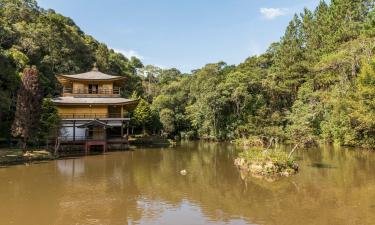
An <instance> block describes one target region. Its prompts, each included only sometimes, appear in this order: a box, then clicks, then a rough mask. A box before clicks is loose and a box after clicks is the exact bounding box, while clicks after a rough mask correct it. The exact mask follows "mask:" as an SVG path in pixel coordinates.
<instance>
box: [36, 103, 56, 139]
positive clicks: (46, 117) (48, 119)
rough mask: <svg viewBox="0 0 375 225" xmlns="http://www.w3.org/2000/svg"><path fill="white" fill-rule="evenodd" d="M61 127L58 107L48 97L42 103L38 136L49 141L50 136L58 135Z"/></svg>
mask: <svg viewBox="0 0 375 225" xmlns="http://www.w3.org/2000/svg"><path fill="white" fill-rule="evenodd" d="M59 128H60V117H59V114H58V111H57V107H56V106H55V105H54V104H53V102H52V101H51V99H50V98H46V99H44V101H43V104H42V112H41V116H40V127H39V131H38V138H39V140H42V141H46V142H47V141H48V139H49V138H55V137H57V136H58V134H59V133H58V132H59Z"/></svg>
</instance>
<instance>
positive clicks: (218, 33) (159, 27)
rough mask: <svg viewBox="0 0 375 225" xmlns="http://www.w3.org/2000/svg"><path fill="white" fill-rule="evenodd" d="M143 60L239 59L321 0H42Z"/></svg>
mask: <svg viewBox="0 0 375 225" xmlns="http://www.w3.org/2000/svg"><path fill="white" fill-rule="evenodd" d="M38 3H39V5H40V6H41V7H43V8H46V9H47V8H52V9H54V10H56V11H57V12H58V13H61V14H63V15H65V16H68V17H70V18H72V19H73V20H74V21H75V22H76V24H77V25H78V26H80V27H81V29H82V30H83V31H84V32H85V33H87V34H89V35H92V36H93V37H94V38H96V39H97V40H99V41H101V42H103V43H105V44H107V45H108V47H110V48H113V49H115V50H116V51H118V52H122V53H123V54H125V55H126V56H132V55H135V56H137V57H139V58H141V59H142V61H143V62H144V64H153V65H156V66H160V67H163V68H170V67H175V68H178V69H180V70H181V71H184V72H189V71H190V70H192V69H197V68H200V67H202V66H204V65H205V64H207V63H211V62H218V61H225V62H227V63H228V64H238V63H241V62H242V61H244V60H245V59H246V58H247V57H249V56H251V55H254V54H260V53H262V52H264V51H265V50H266V49H267V47H268V46H269V44H270V43H272V42H274V41H278V40H279V39H280V37H281V36H282V35H283V33H284V31H285V28H286V26H287V25H288V23H289V21H290V19H291V18H292V17H293V14H294V13H299V12H301V11H302V10H303V8H304V7H307V8H309V9H314V8H315V6H316V5H317V4H318V3H319V0H106V1H103V0H38Z"/></svg>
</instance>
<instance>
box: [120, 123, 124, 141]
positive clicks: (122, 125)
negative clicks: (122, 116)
mask: <svg viewBox="0 0 375 225" xmlns="http://www.w3.org/2000/svg"><path fill="white" fill-rule="evenodd" d="M121 138H124V123H123V122H121Z"/></svg>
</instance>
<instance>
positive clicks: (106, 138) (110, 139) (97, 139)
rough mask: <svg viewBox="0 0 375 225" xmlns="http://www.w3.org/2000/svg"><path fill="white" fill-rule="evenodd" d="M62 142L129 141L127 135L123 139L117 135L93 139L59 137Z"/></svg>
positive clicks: (86, 137)
mask: <svg viewBox="0 0 375 225" xmlns="http://www.w3.org/2000/svg"><path fill="white" fill-rule="evenodd" d="M59 139H60V141H62V142H65V141H104V140H106V141H127V140H128V137H127V136H126V135H125V136H123V137H121V136H119V135H116V136H113V135H110V136H106V137H92V136H75V137H73V136H60V137H59Z"/></svg>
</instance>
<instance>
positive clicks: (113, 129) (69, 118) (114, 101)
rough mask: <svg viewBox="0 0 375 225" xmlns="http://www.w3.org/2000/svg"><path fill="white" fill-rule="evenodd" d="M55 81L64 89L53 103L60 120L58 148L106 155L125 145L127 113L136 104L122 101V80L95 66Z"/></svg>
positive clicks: (122, 78) (123, 99)
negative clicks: (76, 147) (79, 147)
mask: <svg viewBox="0 0 375 225" xmlns="http://www.w3.org/2000/svg"><path fill="white" fill-rule="evenodd" d="M56 78H57V80H58V81H59V82H60V84H61V85H62V86H63V92H62V96H61V97H57V98H54V99H52V102H53V103H54V104H55V105H56V106H57V109H58V113H59V115H60V118H61V120H62V122H61V129H60V138H59V140H60V141H61V144H73V145H84V149H85V151H86V152H89V151H90V149H91V148H92V146H95V147H99V148H101V149H102V150H103V151H107V149H108V148H111V147H113V146H116V145H117V146H118V145H121V147H122V146H123V144H124V143H125V144H126V143H127V141H128V140H127V137H128V135H129V128H128V127H129V126H128V125H129V121H130V118H129V112H130V111H132V110H134V108H135V107H136V106H137V104H138V100H131V99H126V98H122V97H121V88H120V87H122V86H123V84H124V82H125V79H126V78H125V77H123V76H113V75H108V74H104V73H102V72H100V71H99V70H98V69H97V67H96V65H94V68H93V69H92V70H91V71H89V72H86V73H81V74H74V75H57V76H56ZM124 128H127V129H126V133H125V132H124ZM126 134H127V135H126Z"/></svg>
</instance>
